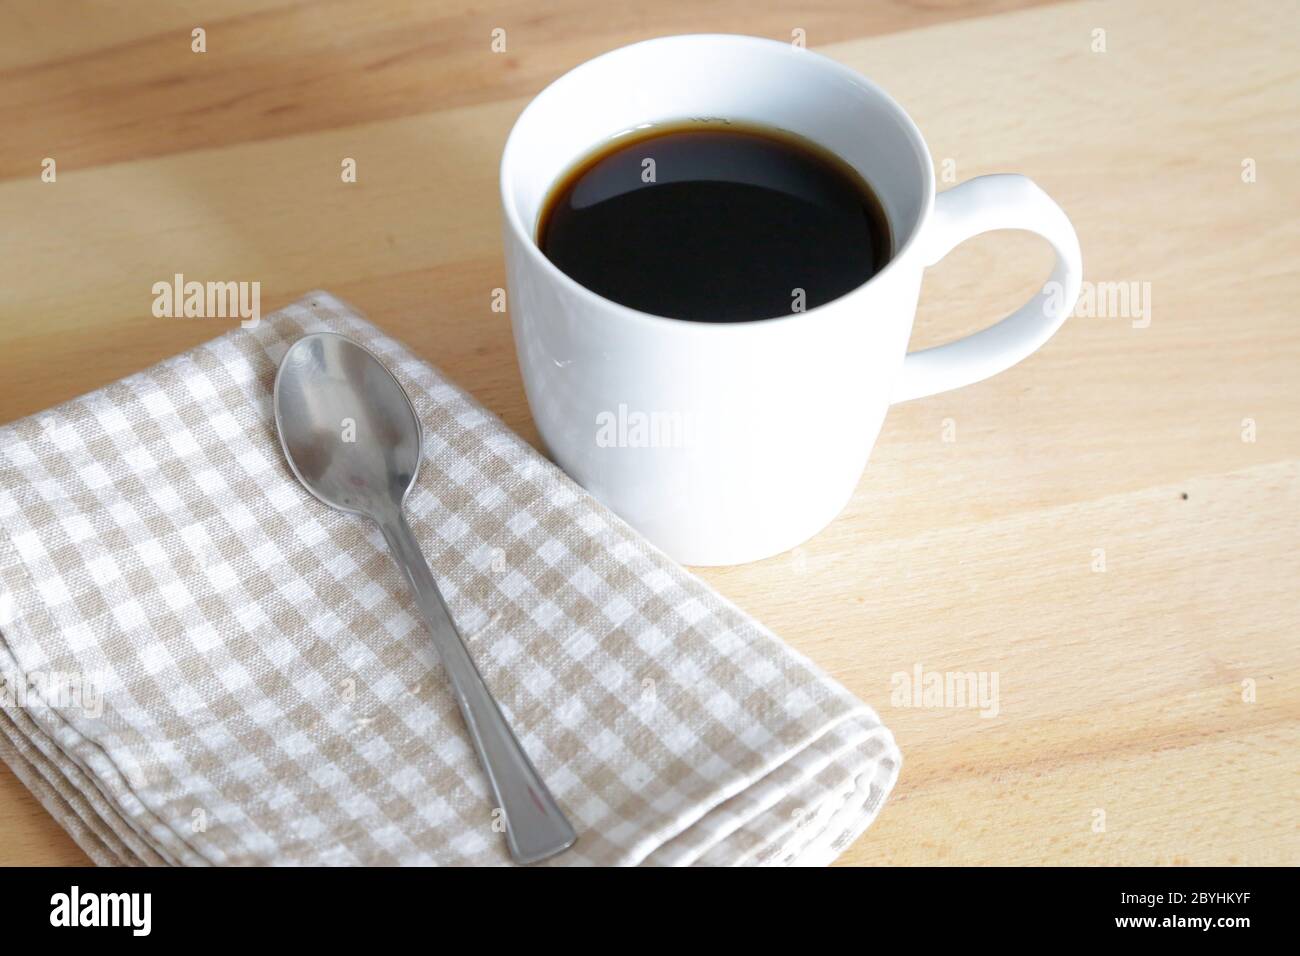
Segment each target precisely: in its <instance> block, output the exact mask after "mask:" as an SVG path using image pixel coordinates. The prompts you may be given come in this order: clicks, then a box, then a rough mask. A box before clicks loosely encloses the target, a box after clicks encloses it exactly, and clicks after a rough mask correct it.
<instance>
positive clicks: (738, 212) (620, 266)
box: [537, 121, 892, 322]
mask: <svg viewBox="0 0 1300 956" xmlns="http://www.w3.org/2000/svg"><path fill="white" fill-rule="evenodd" d="M537 241H538V245H539V246H540V247H541V249H542V252H544V253H545V254H546V256H547V258H549V259H550V260H551V261H552V262H554V263H555V264H556V265H557V266H559V268H560V269H562V270H563V271H564V272H565V273H567V274H568V275H569V276H571V277H572V278H573V279H576V280H577V281H578V282H580V283H582V284H583V285H584V286H586V287H587V288H588V289H591V290H592V291H593V292H597V293H599V294H600V295H602V296H604V297H605V298H607V299H612V300H613V301H615V302H619V303H622V304H623V305H626V306H630V307H632V308H634V309H639V310H640V311H642V312H650V313H653V314H655V315H664V316H669V317H671V318H676V319H689V320H691V321H694V322H743V321H747V320H751V319H770V318H775V317H777V316H781V315H789V314H790V313H791V312H796V311H807V310H808V309H812V308H815V307H817V306H819V305H822V304H823V303H826V302H830V301H831V300H832V299H835V298H838V297H839V296H841V295H843V294H844V293H846V292H848V291H850V290H852V289H855V288H857V287H858V286H860V285H861V284H862V283H864V282H866V281H867V280H868V279H870V278H871V277H872V276H873V275H875V274H876V273H877V272H878V271H880V269H882V268H883V267H884V265H885V263H887V262H888V261H889V258H890V256H891V254H892V243H891V239H890V231H889V221H888V220H887V219H886V218H885V214H884V211H883V209H882V208H881V205H880V202H879V200H878V199H877V198H876V196H875V194H874V193H873V192H872V191H871V188H870V187H869V186H868V185H867V184H866V183H865V182H864V181H863V179H862V178H861V177H860V176H859V175H858V174H857V173H856V172H855V171H854V170H853V169H852V168H850V167H849V166H848V164H847V163H845V162H844V161H843V160H841V159H839V158H838V157H836V156H834V155H832V154H830V153H829V152H827V151H826V150H823V149H821V148H820V147H818V146H815V145H813V144H812V143H809V142H807V141H806V140H803V139H799V138H797V137H795V136H793V135H792V134H787V133H784V132H778V131H776V130H767V129H762V128H754V127H745V126H736V125H733V124H726V125H719V124H716V123H704V122H694V121H692V122H689V123H681V124H674V125H668V126H660V127H654V128H651V129H649V130H644V131H638V132H636V133H630V134H625V135H624V136H621V137H618V138H616V139H615V140H613V141H612V142H611V143H609V144H608V145H606V146H605V147H603V148H602V149H599V150H597V151H596V152H595V153H594V154H592V155H591V156H588V157H587V158H586V159H584V160H582V161H581V162H579V163H578V164H577V165H576V166H575V167H574V168H573V169H572V170H571V171H570V172H568V173H567V174H566V175H564V176H563V177H561V179H560V180H559V181H558V182H557V183H556V184H555V186H554V187H552V189H551V193H550V195H549V196H548V197H547V201H546V202H545V204H544V205H543V208H542V214H541V217H540V219H539V221H538V229H537Z"/></svg>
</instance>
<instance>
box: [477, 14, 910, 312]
mask: <svg viewBox="0 0 1300 956" xmlns="http://www.w3.org/2000/svg"><path fill="white" fill-rule="evenodd" d="M683 40H687V41H702V40H712V41H716V42H723V43H733V44H741V45H752V46H762V47H766V48H769V49H771V48H772V47H779V48H781V49H782V50H783V51H792V50H794V49H795V48H794V47H792V46H791V45H790V44H788V43H785V42H783V41H781V40H771V39H768V38H766V37H756V36H750V35H748V34H743V33H677V34H670V35H668V36H661V37H653V38H651V39H648V40H639V41H637V42H636V43H629V44H625V45H623V46H620V47H615V48H614V49H612V50H607V51H606V52H604V53H601V54H599V55H598V56H594V57H592V58H590V59H588V60H584V61H583V62H582V63H579V64H578V65H577V66H575V67H573V68H572V69H570V70H566V71H565V72H564V73H562V74H561V75H560V76H558V77H556V78H555V79H554V80H552V81H551V82H550V83H548V84H547V85H546V86H545V87H543V88H542V90H540V91H539V92H538V93H537V94H536V95H534V96H533V98H532V99H530V100H529V101H528V104H527V105H526V106H525V107H524V109H523V110H522V111H521V112H520V114H519V116H518V117H516V118H515V122H514V124H513V125H512V126H511V127H510V133H509V135H508V136H507V137H506V145H505V147H504V149H503V150H502V152H501V168H500V177H499V178H500V189H501V206H502V210H503V211H504V214H505V219H506V228H507V229H510V230H511V231H512V232H513V233H514V235H515V238H517V239H519V240H521V242H522V245H523V248H524V250H525V251H524V254H525V255H527V256H528V257H529V258H530V259H531V260H532V261H533V262H534V263H535V264H537V265H538V266H540V268H541V269H542V271H543V272H544V273H545V274H546V275H547V276H548V277H549V278H550V279H552V280H553V281H557V282H559V283H560V284H561V285H562V286H564V287H565V288H567V289H568V290H569V291H570V292H573V293H575V294H577V295H579V296H580V297H582V298H584V299H587V300H588V301H590V302H592V303H595V304H599V305H601V306H603V307H605V308H607V309H612V310H613V312H614V313H615V314H617V315H621V316H624V317H626V318H627V319H628V320H629V321H634V322H640V323H642V324H649V325H652V326H660V327H663V326H665V325H666V324H671V325H672V326H674V327H677V328H683V327H686V328H690V327H694V330H693V331H694V332H695V334H725V332H721V331H718V332H713V331H712V330H723V329H728V328H732V327H736V326H744V327H753V326H773V327H776V326H785V325H787V324H789V323H794V322H801V321H802V322H809V321H816V320H815V319H811V318H810V317H811V316H814V315H822V314H825V312H826V311H827V310H829V309H830V308H831V307H832V306H836V305H839V304H840V303H842V302H844V301H845V300H846V299H849V298H851V297H853V296H857V295H860V294H863V293H865V292H866V291H868V290H869V289H870V288H871V287H872V286H873V285H875V284H878V283H877V280H878V279H881V278H883V277H884V276H886V275H888V274H889V273H890V271H891V270H894V271H896V269H895V267H896V266H899V263H900V262H901V261H902V260H903V259H904V257H905V256H907V255H908V254H909V253H913V252H914V250H915V249H916V248H917V247H918V246H919V244H920V236H921V233H922V232H923V231H924V229H925V224H926V223H927V222H928V221H929V219H930V215H931V213H932V211H933V209H934V195H935V177H934V159H933V157H932V156H931V155H930V147H929V146H928V145H926V142H925V137H923V136H922V135H921V130H920V128H919V127H918V126H917V125H916V122H915V121H914V120H913V119H912V117H911V116H910V115H909V114H908V112H907V111H906V110H905V109H903V107H902V106H901V105H900V104H899V103H898V101H897V100H895V99H894V98H893V97H892V96H890V95H889V93H887V92H886V91H885V90H884V88H883V87H881V86H880V85H879V84H878V83H876V82H874V81H873V80H871V79H869V78H868V77H866V76H863V75H862V74H861V73H859V72H858V71H857V70H854V69H853V68H851V67H848V66H845V65H844V64H843V63H840V62H838V61H837V60H832V59H831V58H830V57H828V56H824V55H823V54H820V53H815V52H813V51H812V50H809V49H807V48H802V47H801V48H798V52H797V54H796V55H798V56H811V57H815V58H816V59H817V60H818V61H820V65H821V68H822V69H826V70H830V71H831V72H833V73H837V74H838V75H839V76H840V77H841V78H842V79H845V80H848V81H849V82H852V83H854V84H856V85H857V86H859V87H862V88H864V89H865V90H867V92H869V93H871V94H873V95H874V96H876V97H877V98H879V99H880V100H881V101H882V102H884V104H885V105H886V106H887V107H888V109H889V110H890V111H891V112H893V113H894V114H895V116H896V117H897V118H898V119H899V120H900V125H901V126H902V129H903V131H904V133H905V135H906V136H907V138H908V140H909V141H910V143H911V145H912V146H913V148H914V149H915V150H916V151H917V153H918V155H919V156H920V158H921V160H922V167H923V169H924V170H925V174H924V177H923V180H924V181H923V183H922V197H921V209H920V214H919V215H918V217H917V222H916V225H915V227H914V228H913V229H912V233H911V235H910V236H908V237H907V241H906V242H904V243H903V245H902V246H901V247H899V249H898V250H897V251H896V252H895V253H894V254H893V256H891V257H890V259H889V262H887V263H886V264H885V267H884V268H883V269H881V270H879V271H878V272H875V273H873V274H872V276H871V277H870V278H868V279H867V280H866V281H865V282H863V283H861V284H860V285H857V286H854V287H853V288H852V289H850V290H849V291H848V292H845V293H843V294H842V295H840V296H837V297H836V298H834V299H831V300H830V301H829V302H823V303H822V304H821V305H818V306H815V307H813V308H811V309H808V310H807V311H805V312H791V313H789V314H788V315H775V316H772V317H770V318H765V319H744V320H741V321H737V322H699V321H693V320H690V319H679V318H674V317H673V316H670V315H657V314H655V313H653V312H643V311H641V310H640V309H634V308H632V307H631V306H628V305H624V304H622V303H621V302H616V301H614V300H613V299H610V298H607V297H606V296H603V295H601V294H600V293H599V292H595V291H593V290H592V289H589V288H587V287H586V286H585V285H583V284H582V283H581V282H579V281H578V280H576V279H574V278H573V277H572V276H570V275H569V274H568V273H566V272H565V271H564V270H563V269H561V268H560V267H559V266H557V265H556V264H555V263H554V262H552V261H551V260H550V259H548V258H547V256H546V254H545V253H544V252H542V249H541V247H540V246H539V245H538V244H537V239H536V238H535V236H534V235H533V231H532V230H530V229H526V228H524V224H523V222H522V220H521V217H520V215H519V209H518V207H517V205H516V204H515V202H514V197H513V195H512V194H511V183H510V181H509V176H510V172H511V168H510V167H511V160H512V158H513V153H514V152H515V144H516V137H517V136H518V133H519V127H520V125H521V124H522V123H523V121H524V119H525V118H526V117H527V116H528V114H529V113H530V112H531V111H532V110H533V109H534V108H535V107H536V104H537V102H538V101H539V100H541V99H542V97H544V96H545V95H546V94H547V93H548V92H550V90H551V89H552V88H553V87H555V86H557V85H558V84H560V83H562V82H571V81H572V80H571V78H572V77H573V76H574V75H575V74H577V73H580V72H581V71H583V70H584V69H586V68H588V67H590V66H592V65H593V64H595V63H597V62H600V61H602V60H605V59H607V58H609V57H615V56H619V55H622V54H625V53H626V52H627V51H629V50H632V49H634V48H636V47H644V46H651V45H663V46H666V45H669V44H673V43H678V42H681V41H683ZM573 158H574V160H578V159H580V158H581V155H575V156H574V157H573ZM891 226H892V223H891ZM704 330H710V331H707V332H706V331H704Z"/></svg>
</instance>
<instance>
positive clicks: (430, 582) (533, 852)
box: [379, 511, 577, 863]
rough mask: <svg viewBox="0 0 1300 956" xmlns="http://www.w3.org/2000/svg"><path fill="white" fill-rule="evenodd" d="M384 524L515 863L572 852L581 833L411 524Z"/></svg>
mask: <svg viewBox="0 0 1300 956" xmlns="http://www.w3.org/2000/svg"><path fill="white" fill-rule="evenodd" d="M379 526H380V528H381V529H382V530H383V532H384V539H385V540H386V541H387V542H388V547H389V549H390V550H391V551H392V553H393V558H394V559H395V560H396V561H397V564H398V566H399V567H401V569H402V571H403V573H404V574H405V575H406V580H407V581H408V582H409V583H410V585H411V590H412V591H413V592H415V602H416V604H417V605H418V606H419V608H420V613H421V614H423V615H424V620H425V623H426V624H428V625H429V630H430V632H432V634H433V643H434V645H435V646H436V647H437V649H438V656H439V657H440V658H441V659H442V666H443V667H444V668H445V669H446V671H447V675H448V677H450V678H451V686H452V690H453V691H454V692H455V694H456V702H457V703H458V704H460V712H461V714H462V715H464V717H465V724H466V725H467V726H468V727H469V735H470V737H471V738H472V739H473V741H474V749H475V750H477V751H478V756H479V760H480V761H481V762H482V764H483V769H484V770H485V771H487V776H488V782H489V783H490V784H491V785H492V793H493V794H494V796H495V797H496V800H497V803H498V804H499V805H500V807H501V810H502V812H503V815H504V817H505V825H506V842H507V844H508V845H509V847H510V855H511V856H512V857H513V858H514V860H515V862H516V863H536V862H538V861H539V860H544V859H546V858H547V857H549V856H554V855H555V854H556V853H559V852H560V851H562V850H565V849H567V848H568V847H570V846H572V845H573V841H574V840H576V839H577V834H575V833H574V831H573V827H572V826H570V825H569V821H568V820H567V819H565V816H564V814H563V813H562V812H561V811H560V808H559V806H558V805H557V804H556V802H555V798H554V797H552V796H551V792H550V791H549V790H548V789H547V788H546V784H545V783H543V782H542V778H541V777H540V776H538V774H537V771H536V770H535V769H534V768H533V765H532V762H531V761H530V760H529V759H528V755H527V754H525V753H524V750H523V748H522V747H521V746H519V741H518V740H516V739H515V735H514V733H513V732H512V731H511V730H510V725H509V724H507V723H506V719H505V717H503V716H502V715H501V709H500V708H499V707H498V706H497V702H496V700H495V699H494V698H493V697H492V692H491V691H489V690H488V688H487V684H485V683H484V682H483V678H482V676H481V675H480V674H479V672H478V668H477V667H475V666H474V660H473V658H471V657H470V656H469V650H468V648H466V647H465V642H464V640H462V638H461V636H460V632H459V631H457V630H456V625H455V623H454V622H453V621H452V619H451V614H450V613H449V612H448V611H447V605H446V604H445V603H444V602H443V600H442V594H441V592H439V590H438V584H437V582H436V581H434V579H433V573H432V572H431V571H430V570H429V564H428V562H427V561H425V559H424V553H423V552H422V551H421V550H420V545H419V543H418V542H417V541H416V540H415V536H414V535H413V534H412V533H411V527H410V525H408V524H407V523H406V518H405V517H403V516H402V514H401V512H400V511H399V512H398V513H397V515H396V516H395V517H392V518H389V519H387V520H384V521H381V522H380V525H379Z"/></svg>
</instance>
